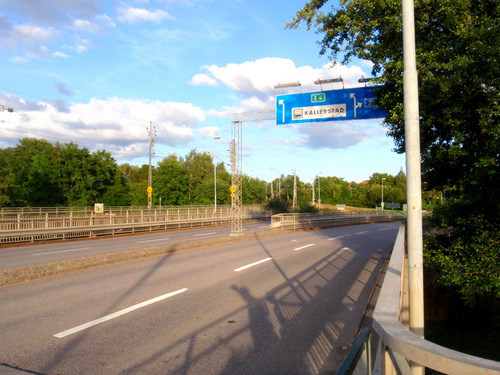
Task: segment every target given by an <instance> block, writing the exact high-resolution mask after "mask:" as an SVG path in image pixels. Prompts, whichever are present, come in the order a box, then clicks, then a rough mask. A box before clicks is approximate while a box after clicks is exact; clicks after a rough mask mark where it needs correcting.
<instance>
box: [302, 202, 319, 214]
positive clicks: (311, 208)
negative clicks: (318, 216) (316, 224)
mask: <svg viewBox="0 0 500 375" xmlns="http://www.w3.org/2000/svg"><path fill="white" fill-rule="evenodd" d="M298 212H301V213H310V214H314V213H316V212H319V208H318V207H317V206H315V205H313V204H312V203H310V202H308V201H300V202H299V209H298Z"/></svg>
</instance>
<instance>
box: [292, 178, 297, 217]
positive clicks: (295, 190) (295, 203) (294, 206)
mask: <svg viewBox="0 0 500 375" xmlns="http://www.w3.org/2000/svg"><path fill="white" fill-rule="evenodd" d="M293 208H297V168H295V169H294V170H293Z"/></svg>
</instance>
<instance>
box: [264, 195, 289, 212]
mask: <svg viewBox="0 0 500 375" xmlns="http://www.w3.org/2000/svg"><path fill="white" fill-rule="evenodd" d="M289 207H290V204H289V203H288V201H286V200H284V199H280V198H273V199H270V200H269V202H267V205H266V208H267V209H268V210H271V212H272V213H273V215H276V214H281V213H283V212H288V208H289Z"/></svg>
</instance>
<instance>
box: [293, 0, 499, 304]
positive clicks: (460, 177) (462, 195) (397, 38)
mask: <svg viewBox="0 0 500 375" xmlns="http://www.w3.org/2000/svg"><path fill="white" fill-rule="evenodd" d="M327 3H328V1H327V0H311V1H309V2H308V3H307V4H306V5H305V7H304V8H303V9H302V10H300V11H299V12H298V13H297V16H296V17H295V19H294V20H293V22H291V23H290V24H289V25H288V26H289V27H297V26H299V25H300V23H301V22H305V23H306V25H307V27H308V28H311V27H317V28H318V30H319V32H320V33H322V34H323V35H324V37H323V40H322V41H321V46H322V50H321V53H327V52H328V53H329V54H330V56H331V58H332V59H333V60H334V61H336V60H337V59H338V58H341V59H342V60H341V61H342V62H343V63H347V62H349V61H350V60H351V59H352V58H360V59H363V60H367V61H370V62H371V63H372V64H373V69H372V73H373V74H374V75H381V83H383V86H380V87H378V88H377V90H376V91H375V92H376V95H377V105H379V106H380V107H381V108H384V109H386V110H387V111H388V116H387V118H386V119H385V125H386V126H387V127H388V129H389V135H391V136H392V137H393V138H394V140H395V142H396V151H397V152H404V150H405V139H404V109H403V76H402V74H401V73H402V72H403V53H402V50H403V47H402V31H401V30H402V18H401V1H399V0H388V1H379V0H342V1H341V2H340V6H339V7H335V8H334V7H332V8H331V9H330V11H326V12H325V8H326V7H324V6H325V5H326V4H327ZM499 14H500V3H499V2H498V1H497V0H456V1H453V2H450V1H448V0H418V1H415V35H416V46H417V48H416V53H417V70H418V75H419V104H420V131H421V137H420V140H421V149H422V151H421V159H422V173H423V181H424V183H425V189H426V190H432V189H437V190H445V189H446V197H447V200H445V201H444V202H443V204H442V205H440V206H439V207H437V208H436V209H435V210H434V214H433V219H434V222H435V224H436V225H439V226H442V227H448V226H451V227H453V228H455V229H456V231H455V236H454V237H452V238H451V240H450V241H448V243H447V244H446V247H445V248H443V249H442V251H441V252H442V253H446V262H444V263H443V264H442V265H443V266H444V267H447V271H446V272H455V274H454V276H453V277H450V278H447V279H446V280H447V282H449V283H450V284H453V285H456V286H457V287H458V288H461V290H462V292H463V293H464V295H467V296H468V297H467V298H470V299H473V296H484V295H490V296H495V297H496V298H500V283H499V282H498V280H497V282H496V283H493V284H492V285H490V286H492V288H490V289H489V288H486V287H484V284H483V283H482V282H479V279H480V278H475V280H478V282H477V283H475V284H474V285H475V286H474V287H467V288H463V287H462V286H463V285H468V286H470V285H471V282H472V283H474V282H473V281H471V280H470V279H467V277H468V273H467V272H462V270H463V269H464V262H469V261H472V260H474V259H477V254H478V253H479V254H482V253H483V251H482V250H481V249H479V248H477V246H479V247H480V248H482V249H489V247H488V245H487V244H490V243H493V244H496V248H494V249H493V250H492V251H494V252H495V255H496V258H495V259H496V261H493V262H490V263H488V262H485V263H482V262H474V264H475V266H474V269H475V272H476V273H477V274H478V275H479V274H481V271H482V270H481V269H480V268H481V267H482V266H483V265H484V266H486V267H487V269H488V270H489V271H490V272H491V274H496V275H499V274H500V269H499V268H500V266H499V261H498V259H499V258H500V257H499V256H498V255H499V254H498V252H499V246H498V233H499V232H500V230H499V229H500V172H499V166H500V153H499V152H498V150H500V125H499V115H500V100H499V97H500V94H499V90H498V82H499V72H500V70H499V69H498V60H499V57H500V43H498V40H500V24H499V17H498V15H499ZM491 228H493V229H491ZM470 231H476V233H475V235H479V234H478V233H477V231H478V232H483V233H486V234H484V236H481V240H478V239H477V238H478V237H477V236H471V235H468V234H467V233H470ZM485 236H486V237H485ZM485 251H486V252H487V251H489V250H485ZM445 263H446V264H445ZM469 273H470V272H469Z"/></svg>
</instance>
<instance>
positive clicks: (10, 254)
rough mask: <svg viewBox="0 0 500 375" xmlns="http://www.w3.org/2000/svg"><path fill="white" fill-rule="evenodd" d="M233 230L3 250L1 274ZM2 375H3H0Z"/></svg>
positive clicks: (247, 228)
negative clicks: (3, 271)
mask: <svg viewBox="0 0 500 375" xmlns="http://www.w3.org/2000/svg"><path fill="white" fill-rule="evenodd" d="M269 226H270V223H269V222H265V221H263V222H256V223H246V224H244V225H243V232H244V233H247V232H261V231H264V230H266V229H269ZM230 232H231V226H220V227H211V228H193V229H189V230H172V231H165V232H148V233H142V234H135V235H126V236H117V237H108V238H93V239H82V240H72V241H62V242H58V241H53V242H48V243H38V244H36V243H35V244H30V245H21V246H3V247H1V248H0V270H4V269H8V268H16V267H26V266H33V265H37V264H46V263H49V262H56V261H60V260H68V259H76V258H82V257H87V256H92V255H102V254H109V253H112V252H115V251H124V250H132V249H137V248H144V247H151V246H165V245H170V244H175V243H181V242H187V241H197V240H202V239H210V238H217V237H221V236H227V235H229V233H230ZM0 375H1V374H0Z"/></svg>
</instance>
